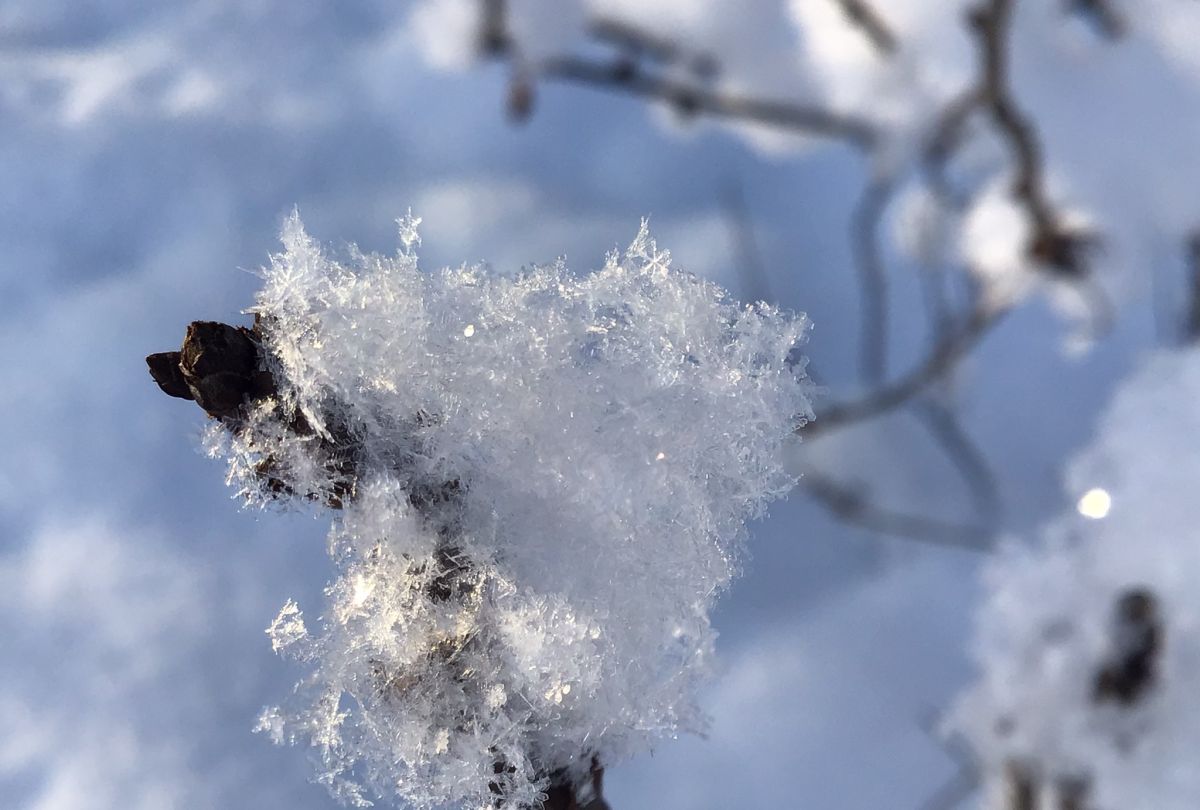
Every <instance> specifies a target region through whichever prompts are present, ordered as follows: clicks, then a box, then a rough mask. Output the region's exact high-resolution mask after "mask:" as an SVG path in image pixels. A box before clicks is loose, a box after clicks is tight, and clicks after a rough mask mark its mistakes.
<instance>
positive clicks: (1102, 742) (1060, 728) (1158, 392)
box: [950, 349, 1200, 810]
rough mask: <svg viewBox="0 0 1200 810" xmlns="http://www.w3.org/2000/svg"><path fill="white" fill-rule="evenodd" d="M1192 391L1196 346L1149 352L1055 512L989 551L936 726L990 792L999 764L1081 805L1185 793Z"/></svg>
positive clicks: (1195, 565)
mask: <svg viewBox="0 0 1200 810" xmlns="http://www.w3.org/2000/svg"><path fill="white" fill-rule="evenodd" d="M1197 403H1200V350H1197V349H1189V350H1186V351H1177V352H1163V353H1161V354H1159V355H1157V356H1155V357H1153V358H1152V359H1151V362H1149V363H1148V364H1147V366H1146V367H1145V368H1144V369H1143V370H1142V371H1141V372H1140V373H1138V374H1137V375H1135V376H1134V378H1133V379H1131V380H1130V381H1129V382H1128V383H1126V384H1125V386H1124V387H1123V389H1122V390H1121V391H1120V393H1119V394H1118V395H1117V397H1116V398H1115V400H1114V402H1113V403H1112V405H1111V406H1110V407H1109V409H1108V412H1107V413H1106V415H1105V417H1104V418H1103V420H1102V422H1101V425H1100V427H1099V431H1098V436H1097V438H1096V440H1095V441H1094V443H1093V444H1092V446H1091V447H1090V448H1089V449H1088V450H1086V451H1085V452H1084V453H1082V454H1081V455H1080V456H1079V457H1078V458H1077V460H1076V461H1075V463H1074V464H1073V465H1072V467H1071V470H1070V473H1069V475H1068V486H1069V490H1070V492H1071V494H1072V498H1071V500H1072V501H1073V502H1074V504H1073V509H1072V510H1071V512H1070V513H1068V514H1067V515H1065V516H1064V517H1062V518H1061V519H1059V520H1058V521H1056V522H1055V523H1053V524H1052V525H1051V526H1049V527H1048V528H1047V530H1046V532H1045V537H1044V539H1043V542H1042V543H1040V544H1038V545H1036V546H1034V547H1023V546H1015V545H1014V546H1012V547H1010V548H1009V549H1007V551H1006V552H1005V553H1004V554H1003V555H1002V556H1001V557H1000V558H999V559H998V560H997V561H996V562H995V563H994V564H992V565H991V567H990V570H989V572H988V576H987V587H988V599H987V601H986V603H985V605H984V608H983V611H982V614H981V616H980V619H979V631H978V638H977V644H976V647H977V650H976V658H977V660H978V662H979V664H980V668H981V670H982V673H981V676H980V678H979V680H978V681H977V682H976V683H975V684H974V685H973V686H972V687H971V689H970V690H969V691H968V692H967V693H966V694H965V695H964V696H963V697H962V698H961V700H960V702H959V704H958V706H957V708H956V710H955V712H954V715H953V716H952V718H951V722H950V726H951V728H952V729H953V730H956V731H958V732H961V733H963V734H964V735H965V736H966V737H967V738H968V739H969V740H970V741H971V743H972V745H973V747H974V748H975V750H976V752H977V753H978V755H979V757H980V759H981V761H982V764H983V766H984V770H985V774H986V775H987V777H988V778H987V780H986V784H987V785H988V786H989V787H990V789H991V790H992V791H993V792H994V793H996V794H997V795H999V794H1000V793H1001V792H1002V791H1003V790H1005V789H1007V788H1006V787H1005V785H1004V783H1005V781H1006V780H1011V779H1012V778H1013V772H1014V769H1015V770H1016V771H1019V772H1021V773H1024V774H1025V776H1024V777H1023V778H1028V779H1030V780H1032V781H1035V782H1040V783H1042V784H1043V785H1044V786H1045V789H1046V790H1048V791H1054V790H1058V791H1059V792H1060V793H1061V792H1062V791H1063V790H1068V789H1070V790H1077V791H1084V792H1085V793H1086V795H1087V797H1088V804H1087V806H1089V807H1090V806H1095V807H1123V808H1146V809H1147V810H1149V809H1150V808H1153V810H1183V809H1184V808H1194V807H1196V806H1198V805H1200V771H1198V770H1197V769H1196V767H1195V755H1196V751H1197V750H1200V702H1198V699H1197V693H1196V690H1195V688H1194V678H1193V677H1192V676H1191V675H1190V673H1194V672H1195V671H1196V668H1197V665H1198V663H1200V590H1197V588H1196V582H1197V581H1198V580H1200V532H1198V530H1197V527H1198V526H1200V521H1197V508H1196V504H1197V500H1196V497H1195V492H1194V490H1195V482H1196V481H1200V407H1198V406H1197ZM1146 414H1154V418H1153V419H1146V418H1145V415H1146ZM989 806H990V805H989ZM995 806H997V807H999V806H1006V805H1003V804H996V805H995Z"/></svg>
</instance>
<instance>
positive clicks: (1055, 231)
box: [1028, 227, 1098, 279]
mask: <svg viewBox="0 0 1200 810" xmlns="http://www.w3.org/2000/svg"><path fill="white" fill-rule="evenodd" d="M1097 246H1098V243H1097V240H1096V237H1095V236H1094V235H1093V234H1091V233H1088V232H1086V231H1072V230H1068V229H1066V228H1054V227H1046V228H1042V229H1041V230H1039V231H1038V232H1037V233H1036V234H1034V237H1033V239H1032V240H1031V241H1030V243H1029V247H1028V251H1029V257H1030V258H1031V259H1033V260H1034V261H1036V262H1037V263H1038V264H1040V265H1042V266H1043V267H1045V268H1047V269H1048V270H1049V271H1050V272H1052V273H1054V274H1055V275H1060V276H1063V277H1065V278H1072V279H1081V278H1083V277H1085V276H1086V275H1087V273H1088V265H1089V262H1090V260H1091V258H1092V254H1093V252H1094V251H1095V249H1096V248H1097Z"/></svg>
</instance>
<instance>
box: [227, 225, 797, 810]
mask: <svg viewBox="0 0 1200 810" xmlns="http://www.w3.org/2000/svg"><path fill="white" fill-rule="evenodd" d="M417 222H418V221H417V220H415V219H413V218H411V217H409V218H406V219H404V220H402V221H401V223H400V225H401V242H402V244H403V248H402V250H401V251H400V252H399V253H398V254H397V255H394V256H379V255H363V254H361V253H359V252H358V251H356V250H354V249H350V250H349V251H348V257H347V258H346V260H344V261H339V260H336V259H334V258H332V257H331V256H329V255H328V254H327V253H326V252H325V251H324V250H322V249H321V248H320V247H319V246H318V245H317V244H316V243H315V242H314V241H313V240H312V239H310V238H309V237H308V236H307V235H306V234H305V232H304V230H303V228H302V226H301V225H300V222H299V220H298V218H296V217H293V218H291V219H290V220H289V221H288V222H287V224H286V226H285V228H284V233H283V241H284V245H285V251H284V252H283V253H281V254H279V255H277V256H274V257H273V258H272V262H271V266H270V268H269V269H268V270H267V271H266V272H265V283H264V286H263V290H262V292H261V293H260V294H259V297H258V301H257V304H256V306H255V307H254V309H253V311H254V313H255V314H256V316H257V326H256V332H255V334H256V335H257V336H258V337H259V338H260V339H261V347H262V363H263V364H264V366H265V370H266V372H267V373H268V374H269V376H270V378H271V381H272V383H273V385H274V391H273V393H272V394H271V395H269V396H262V397H256V398H254V399H252V400H247V401H246V402H245V403H244V404H243V405H242V409H241V410H240V411H239V419H238V421H237V423H236V425H232V424H225V425H220V424H218V425H214V427H213V429H212V438H213V443H212V446H213V448H214V449H215V450H216V451H217V452H219V453H222V454H224V455H225V456H226V457H227V458H228V460H229V462H230V478H231V480H232V481H233V482H235V483H236V484H238V485H239V486H240V488H241V490H242V492H244V493H246V494H247V495H248V496H250V497H251V498H252V499H261V500H263V501H266V500H268V499H272V498H277V497H279V496H280V495H286V494H288V493H296V494H300V495H309V496H311V497H319V498H320V499H321V500H324V501H326V502H327V503H329V504H331V505H334V506H339V507H341V510H340V512H338V513H337V516H336V520H335V523H334V525H333V527H332V529H331V532H330V549H331V554H332V556H333V558H334V561H335V563H336V566H337V577H336V579H335V580H334V581H333V582H332V584H330V585H329V587H328V588H327V597H328V603H327V604H326V605H324V606H323V607H319V608H317V609H316V610H314V611H312V612H313V613H315V614H317V615H320V616H322V618H321V619H320V620H319V621H318V622H316V623H308V622H306V621H305V618H304V613H303V611H302V609H301V606H299V605H297V604H296V603H294V602H290V601H289V602H288V603H287V604H286V605H285V606H284V608H283V610H282V611H281V612H280V615H279V617H278V618H277V619H276V620H275V622H274V623H273V624H272V625H271V627H270V629H269V631H268V632H269V634H270V637H271V643H272V645H273V646H274V648H275V649H276V650H277V651H279V652H281V653H283V654H285V655H288V656H290V657H292V658H294V659H296V660H297V661H299V662H300V663H301V664H302V665H303V666H305V667H307V668H308V669H309V670H310V673H309V674H308V675H307V676H306V677H305V678H304V679H303V680H302V681H301V682H300V683H299V684H298V686H297V689H296V692H295V694H294V696H293V698H292V699H291V700H289V701H288V702H287V704H286V705H285V706H283V707H280V708H272V709H269V710H268V711H266V712H265V713H264V714H263V716H262V719H261V722H260V725H259V727H260V729H261V730H263V731H264V732H267V733H269V734H270V736H271V737H272V739H274V740H276V741H279V742H283V741H295V740H299V739H303V740H305V741H306V742H308V743H310V744H311V745H312V746H314V747H315V749H316V751H317V756H318V759H319V770H320V774H319V781H321V782H322V783H323V784H325V785H327V786H328V787H329V788H330V790H331V791H332V792H333V794H334V795H335V796H336V797H338V798H339V799H341V800H342V801H345V802H348V803H351V804H357V805H365V804H367V803H369V802H370V801H372V800H373V799H374V798H377V797H384V798H389V797H390V798H398V799H401V800H403V801H405V802H408V803H409V804H411V805H412V806H415V807H422V808H428V807H435V806H436V807H440V806H443V805H444V804H446V803H457V804H460V805H462V806H464V807H509V808H518V807H535V806H538V805H539V804H540V803H541V801H543V799H544V798H545V797H546V796H547V795H549V796H551V797H559V798H561V797H562V796H564V795H566V794H564V791H566V793H567V794H571V793H573V794H574V798H573V799H571V801H574V802H576V804H579V805H584V804H586V803H587V802H592V801H594V802H595V803H594V806H596V807H600V806H602V802H601V801H600V799H599V798H597V797H596V794H598V790H599V781H598V779H599V772H600V769H601V766H606V765H610V764H612V763H613V762H615V761H617V760H619V759H621V758H623V757H626V756H628V755H630V754H632V753H634V752H637V751H639V750H643V749H645V748H646V747H647V746H649V745H651V744H652V743H653V742H654V741H656V740H658V739H661V738H663V737H664V736H670V735H674V734H676V733H677V732H680V731H687V730H697V729H700V728H702V727H703V725H704V717H703V716H702V714H701V712H700V711H699V710H698V708H697V706H696V703H695V694H696V689H697V686H698V685H699V684H700V683H701V682H702V680H703V679H704V678H705V677H706V675H707V674H708V672H709V669H710V665H711V660H712V654H713V641H714V633H713V631H712V629H711V627H710V625H709V610H710V608H711V607H712V604H713V602H714V600H715V598H716V597H717V596H718V595H719V594H720V593H721V592H722V591H723V590H724V589H725V588H726V587H727V586H728V585H729V583H730V581H731V580H732V578H733V577H734V576H735V575H736V573H737V571H738V558H739V555H740V553H741V545H742V542H743V540H744V537H745V533H746V529H745V522H746V521H747V519H750V518H753V517H755V516H757V515H759V514H761V512H762V510H763V509H764V507H765V505H766V503H767V502H769V501H770V500H772V499H774V498H777V497H780V496H782V495H784V494H785V493H786V492H787V491H788V490H789V489H790V488H791V486H792V485H793V484H794V479H793V476H792V475H791V474H789V473H788V472H787V470H786V469H785V468H784V463H783V451H784V449H785V446H786V445H787V443H788V442H790V441H793V440H794V439H793V438H792V437H793V433H794V428H795V427H796V425H797V424H798V423H800V422H802V421H803V420H805V419H807V418H809V416H810V412H809V399H808V394H809V385H808V382H807V380H806V379H805V377H804V373H803V361H802V360H801V361H797V359H796V358H797V355H796V353H795V347H796V345H797V343H798V342H799V341H801V340H802V339H803V337H804V335H805V332H806V330H807V322H806V319H805V318H804V317H803V316H794V315H790V314H787V313H784V312H781V311H779V310H777V309H774V308H772V307H769V306H766V305H762V304H758V305H753V306H742V305H739V304H737V303H735V302H732V301H730V300H728V299H727V297H726V296H725V293H724V292H723V291H722V290H721V289H719V288H718V287H716V286H715V285H713V284H711V283H708V282H705V281H703V280H701V279H698V278H695V277H694V276H691V275H688V274H686V273H683V272H680V271H678V270H674V269H672V268H671V266H670V257H669V255H668V254H667V253H666V252H665V251H661V250H659V249H658V248H657V246H656V245H655V243H654V241H653V240H652V239H651V238H650V237H649V235H648V234H647V232H646V228H645V226H644V225H643V228H642V230H641V231H640V232H639V233H638V236H637V238H636V239H635V240H634V242H633V244H632V245H631V246H630V247H629V248H628V250H626V251H625V252H624V253H613V254H612V255H610V256H609V257H608V260H607V263H606V264H605V266H604V267H603V268H602V269H600V270H598V271H596V272H594V273H591V274H588V275H581V276H576V275H573V274H572V273H570V272H569V271H568V270H567V269H566V267H565V266H564V265H563V264H562V263H561V262H560V263H556V264H552V265H547V266H542V267H536V268H533V269H531V270H529V271H527V272H524V273H522V274H520V275H517V276H503V275H495V274H491V273H488V272H485V271H484V270H482V269H479V268H471V267H461V268H458V269H446V270H441V271H438V272H433V273H428V272H422V271H420V270H418V268H417V257H416V254H415V252H414V248H415V246H416V245H418V244H419V242H420V240H419V238H418V236H417V231H416V226H417ZM589 791H591V792H589ZM589 796H591V797H593V798H588V797H589ZM558 800H559V799H556V798H552V801H558ZM564 806H565V805H564Z"/></svg>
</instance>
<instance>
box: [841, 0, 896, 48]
mask: <svg viewBox="0 0 1200 810" xmlns="http://www.w3.org/2000/svg"><path fill="white" fill-rule="evenodd" d="M834 2H836V3H837V4H838V6H840V7H841V9H842V13H844V14H845V15H846V19H848V20H849V21H850V22H851V23H852V24H853V25H855V26H856V27H858V28H859V29H861V30H862V32H863V33H864V34H865V35H866V36H867V39H869V40H871V44H872V45H874V46H875V47H876V49H878V50H879V52H880V53H882V54H884V55H887V56H890V55H891V54H892V53H894V52H895V51H896V35H895V34H893V33H892V31H891V29H890V28H888V25H887V23H885V22H884V21H883V18H882V17H880V16H879V13H878V12H877V11H875V9H874V8H872V7H871V4H870V3H867V2H864V0H834Z"/></svg>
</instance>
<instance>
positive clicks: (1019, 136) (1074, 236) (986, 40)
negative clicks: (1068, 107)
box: [968, 0, 1095, 279]
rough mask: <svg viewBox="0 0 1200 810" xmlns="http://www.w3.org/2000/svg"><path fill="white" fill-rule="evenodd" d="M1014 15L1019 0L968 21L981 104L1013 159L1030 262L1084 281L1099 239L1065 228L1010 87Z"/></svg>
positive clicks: (996, 1) (1000, 2)
mask: <svg viewBox="0 0 1200 810" xmlns="http://www.w3.org/2000/svg"><path fill="white" fill-rule="evenodd" d="M1012 13H1013V0H989V2H987V3H985V4H984V5H982V6H980V7H978V8H976V9H975V10H973V11H972V12H971V13H970V15H969V17H968V20H969V22H970V27H971V30H972V31H973V33H974V34H975V35H976V38H977V39H978V43H979V56H980V62H981V64H980V81H979V94H980V99H981V104H982V105H983V107H984V108H985V109H986V110H987V111H988V113H989V114H990V115H991V118H992V120H993V122H994V123H995V124H996V127H997V129H998V130H999V132H1000V134H1001V136H1002V137H1004V139H1005V141H1006V142H1007V144H1008V147H1009V151H1010V152H1011V153H1012V159H1013V164H1014V170H1015V175H1016V176H1015V178H1014V180H1013V184H1012V193H1013V197H1014V198H1015V199H1016V200H1017V202H1019V203H1020V204H1021V206H1022V207H1023V208H1024V209H1025V214H1026V216H1027V217H1028V219H1029V224H1030V231H1031V234H1030V239H1029V243H1028V244H1027V246H1026V250H1027V252H1028V254H1029V256H1030V257H1031V258H1033V259H1035V260H1037V261H1038V262H1040V263H1041V264H1042V265H1043V266H1045V267H1047V268H1050V269H1053V270H1055V271H1057V272H1059V273H1061V274H1062V275H1063V276H1065V277H1068V278H1075V279H1078V278H1081V277H1083V276H1085V275H1086V274H1087V259H1088V254H1089V253H1090V252H1091V249H1092V248H1094V246H1095V237H1094V236H1093V235H1091V234H1088V233H1085V232H1080V231H1078V230H1075V229H1072V228H1068V227H1067V226H1066V225H1064V224H1063V222H1062V218H1061V217H1060V216H1059V214H1058V212H1057V210H1056V209H1055V208H1054V206H1053V205H1052V204H1051V202H1050V198H1049V195H1048V193H1047V191H1046V178H1045V158H1044V156H1043V154H1042V149H1041V144H1040V143H1039V142H1038V139H1037V133H1036V131H1035V129H1034V126H1033V122H1032V121H1030V120H1029V118H1027V117H1026V116H1025V114H1024V113H1022V112H1021V110H1020V108H1019V107H1018V106H1017V104H1016V101H1015V100H1014V98H1013V95H1012V90H1011V88H1010V86H1009V85H1010V73H1009V61H1008V40H1009V34H1010V33H1011V30H1012Z"/></svg>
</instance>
